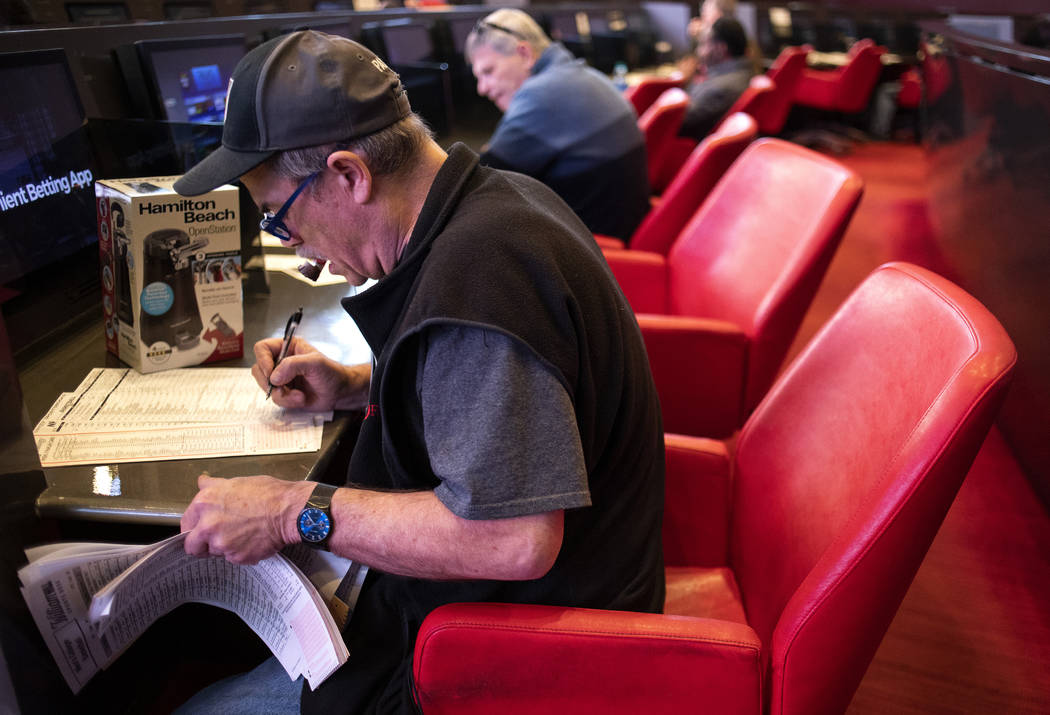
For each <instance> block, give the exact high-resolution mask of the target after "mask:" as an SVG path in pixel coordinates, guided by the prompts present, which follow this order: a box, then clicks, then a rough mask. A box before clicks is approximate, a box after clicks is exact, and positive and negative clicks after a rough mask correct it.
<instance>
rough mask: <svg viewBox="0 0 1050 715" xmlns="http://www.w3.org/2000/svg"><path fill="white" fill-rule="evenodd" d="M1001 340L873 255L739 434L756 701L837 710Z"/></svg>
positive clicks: (994, 402)
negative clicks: (762, 669) (758, 659)
mask: <svg viewBox="0 0 1050 715" xmlns="http://www.w3.org/2000/svg"><path fill="white" fill-rule="evenodd" d="M1015 362H1016V352H1015V350H1014V346H1013V344H1012V343H1011V341H1010V338H1009V336H1007V334H1006V332H1005V331H1004V330H1003V328H1002V326H1001V325H1000V324H999V323H998V321H996V319H995V318H994V317H993V316H992V315H991V314H990V313H989V312H988V311H987V310H986V309H985V308H984V307H983V306H982V305H981V304H980V303H978V302H977V301H976V300H975V299H974V298H973V297H971V296H970V295H968V294H966V293H965V292H964V291H962V290H961V289H960V288H958V287H957V286H955V285H953V284H952V283H950V282H949V281H947V280H945V279H943V278H941V277H940V276H937V275H935V274H933V273H931V272H929V271H927V270H925V269H922V268H918V267H916V266H913V265H910V264H902V263H897V264H888V265H886V266H883V267H881V268H879V269H878V270H876V271H875V272H874V273H873V274H872V275H871V276H869V277H868V278H867V279H866V280H865V281H864V282H863V283H862V284H861V286H860V287H858V288H857V289H856V290H855V291H854V293H853V294H852V295H851V296H850V297H849V298H848V299H847V300H846V302H845V303H844V304H843V305H842V307H841V308H840V309H839V310H838V311H837V312H836V313H835V315H834V316H833V317H832V318H831V319H830V320H829V321H828V323H827V324H826V325H825V326H824V327H823V328H822V329H821V331H820V332H819V333H818V334H817V336H816V337H814V338H813V340H812V341H811V342H810V343H809V345H808V346H807V347H806V348H805V349H804V351H803V352H802V353H801V354H800V355H799V357H798V358H797V359H796V360H795V361H794V362H793V363H792V365H791V366H790V367H788V368H787V370H785V372H784V374H783V375H781V377H780V379H778V381H777V383H776V385H774V386H773V388H772V389H771V390H770V391H769V394H768V395H767V396H766V397H765V399H764V400H763V401H762V403H761V404H760V405H759V406H758V408H757V409H756V410H755V412H754V413H753V414H752V415H751V417H750V419H749V420H748V421H747V423H746V424H745V426H744V428H743V430H742V431H741V433H740V437H739V439H738V441H737V446H736V467H735V472H734V490H733V491H734V493H733V517H732V527H731V528H732V537H731V540H730V541H731V543H732V547H731V562H732V566H733V570H734V574H735V576H736V579H737V583H738V585H739V587H740V592H741V594H742V598H743V601H744V606H745V610H746V611H747V619H748V623H749V624H750V625H751V626H752V627H753V628H754V629H755V631H756V632H757V634H758V636H759V638H760V639H761V640H762V643H763V644H764V646H765V647H764V648H763V650H764V652H765V656H766V657H767V658H768V659H769V660H768V663H767V672H770V673H771V678H772V683H771V687H770V692H769V696H770V698H771V701H770V708H769V710H768V712H770V713H772V714H773V715H778V714H780V713H791V714H795V713H798V714H800V715H801V714H803V713H804V714H805V715H813V714H814V713H817V714H819V713H842V712H845V710H846V707H847V705H848V704H849V702H850V699H851V698H852V696H853V693H854V691H855V690H856V687H857V685H858V684H859V682H860V680H861V677H862V676H863V674H864V671H865V669H866V668H867V666H868V664H869V662H870V660H871V658H872V656H873V655H874V653H875V650H876V648H877V646H878V644H879V641H880V640H881V639H882V636H883V634H884V633H885V631H886V628H887V627H888V626H889V623H890V621H891V620H892V618H893V615H894V613H895V611H896V610H897V607H898V606H899V604H900V602H901V600H902V599H903V597H904V594H905V592H906V591H907V589H908V586H909V584H910V583H911V580H912V578H913V576H914V574H915V572H916V570H917V569H918V567H919V564H920V563H921V561H922V558H923V556H924V555H925V553H926V551H927V549H928V547H929V545H930V542H931V541H932V540H933V537H934V535H935V534H936V532H937V529H938V528H939V526H940V524H941V521H942V519H943V518H944V515H945V513H946V512H947V510H948V507H949V506H950V505H951V502H952V500H953V498H954V496H955V494H956V491H957V490H958V488H959V485H960V484H961V482H962V480H963V477H964V476H965V474H966V472H967V470H968V469H969V466H970V463H971V462H972V460H973V457H974V455H975V454H976V453H977V450H978V448H979V447H980V445H981V443H982V442H983V441H984V438H985V436H986V434H987V432H988V430H989V428H990V426H991V423H992V420H993V418H994V416H995V413H996V412H997V410H998V407H999V404H1000V403H1001V401H1002V399H1003V397H1004V394H1005V392H1006V388H1007V386H1008V383H1009V379H1010V377H1011V374H1012V371H1013V366H1014V364H1015Z"/></svg>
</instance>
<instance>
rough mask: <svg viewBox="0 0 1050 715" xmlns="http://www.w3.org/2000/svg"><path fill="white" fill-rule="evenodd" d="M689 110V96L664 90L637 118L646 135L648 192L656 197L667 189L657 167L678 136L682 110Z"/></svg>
mask: <svg viewBox="0 0 1050 715" xmlns="http://www.w3.org/2000/svg"><path fill="white" fill-rule="evenodd" d="M688 108H689V95H688V94H686V93H685V92H684V91H683V90H681V89H678V88H677V87H675V88H672V89H668V90H666V91H665V92H664V93H663V94H661V95H660V96H659V97H658V98H657V99H656V101H655V102H653V104H652V106H651V107H649V108H648V109H647V110H645V113H644V114H642V116H640V117H639V118H638V128H639V129H641V130H642V134H643V135H644V136H645V153H646V158H647V161H648V164H649V189H650V191H652V192H653V193H654V194H659V193H660V192H662V191H663V189H664V188H665V187H666V185H667V184H666V182H665V181H664V180H662V179H661V178H660V177H661V176H662V174H661V172H660V167H661V166H662V164H663V161H664V155H665V154H666V153H667V147H668V146H669V145H670V143H671V142H672V141H673V140H674V139H675V137H676V136H678V127H680V126H681V125H682V118H683V117H684V116H685V110H686V109H688Z"/></svg>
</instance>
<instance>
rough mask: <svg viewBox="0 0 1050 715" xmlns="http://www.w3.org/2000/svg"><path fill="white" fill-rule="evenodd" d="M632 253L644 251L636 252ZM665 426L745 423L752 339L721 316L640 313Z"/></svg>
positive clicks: (701, 429)
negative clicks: (719, 317) (709, 317)
mask: <svg viewBox="0 0 1050 715" xmlns="http://www.w3.org/2000/svg"><path fill="white" fill-rule="evenodd" d="M632 253H639V251H633V252H632ZM637 317H638V324H639V326H641V329H642V337H643V338H644V339H645V348H646V350H647V351H648V353H649V366H650V368H651V369H652V372H653V379H654V380H655V382H656V391H657V392H658V393H659V395H660V409H661V412H662V413H663V419H664V431H665V432H678V433H681V434H691V435H699V436H705V437H727V436H729V435H730V434H732V433H733V431H734V430H735V429H736V428H737V426H739V425H740V424H741V421H742V420H741V417H742V410H743V403H744V371H745V368H746V365H747V353H748V345H749V341H748V338H747V336H746V335H745V334H744V333H743V331H741V330H740V328H739V327H737V326H735V325H733V324H732V323H727V322H724V321H721V320H712V319H706V318H690V317H685V316H672V315H652V314H639V315H638V316H637Z"/></svg>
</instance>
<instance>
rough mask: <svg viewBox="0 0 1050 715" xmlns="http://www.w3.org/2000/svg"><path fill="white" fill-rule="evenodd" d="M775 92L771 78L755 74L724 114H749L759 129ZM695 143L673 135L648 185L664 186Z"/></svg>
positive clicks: (679, 169) (674, 174)
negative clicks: (654, 177) (654, 175)
mask: <svg viewBox="0 0 1050 715" xmlns="http://www.w3.org/2000/svg"><path fill="white" fill-rule="evenodd" d="M775 93H776V85H775V84H774V83H773V80H771V79H769V77H767V76H766V75H756V76H754V77H752V78H751V82H750V84H749V85H748V88H747V89H745V90H744V93H743V94H742V95H740V97H739V98H737V100H736V101H735V102H733V106H731V107H730V108H729V111H727V112H726V114H725V116H726V117H730V116H732V115H734V114H738V113H740V112H743V113H744V114H749V115H751V116H752V117H754V118H755V121H757V122H758V123H759V131H761V130H762V121H761V119H760V117H761V116H763V114H764V113H765V112H766V107H767V106H768V103H769V102H770V101H771V100H772V97H773V95H774V94H775ZM722 121H725V119H724V118H723V120H722ZM696 144H697V142H696V140H695V139H692V138H689V137H674V138H673V139H672V140H671V141H669V142H668V144H667V147H666V149H665V150H664V154H663V157H662V159H661V162H660V165H659V167H658V169H657V173H656V181H655V183H654V182H653V181H652V180H650V185H651V186H653V185H655V186H657V187H665V186H667V185H668V184H669V183H670V182H671V181H673V180H674V177H675V176H677V174H678V172H679V171H681V168H682V166H684V165H685V162H686V160H687V159H688V158H689V155H690V154H691V153H692V151H693V149H695V148H696ZM650 166H651V165H650ZM650 176H651V174H650ZM653 193H654V194H660V193H661V191H658V190H656V189H653Z"/></svg>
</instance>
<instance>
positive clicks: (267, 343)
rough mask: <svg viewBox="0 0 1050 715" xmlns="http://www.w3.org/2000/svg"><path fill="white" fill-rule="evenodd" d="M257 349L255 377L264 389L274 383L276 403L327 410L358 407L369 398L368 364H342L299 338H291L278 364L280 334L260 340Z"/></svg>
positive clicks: (284, 405) (253, 374) (253, 371)
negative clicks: (275, 362) (285, 353)
mask: <svg viewBox="0 0 1050 715" xmlns="http://www.w3.org/2000/svg"><path fill="white" fill-rule="evenodd" d="M254 351H255V365H253V366H252V377H254V378H255V382H256V383H257V384H258V385H259V387H261V388H262V389H263V390H267V389H269V387H270V384H271V383H272V384H273V386H274V388H273V393H272V394H271V397H272V399H273V401H274V404H277V405H279V406H281V407H290V408H301V409H307V410H313V411H316V412H327V411H328V410H334V409H358V408H361V407H364V406H365V404H366V403H367V401H368V366H367V365H354V366H346V365H341V364H339V363H337V362H336V361H335V360H332V359H330V358H328V357H326V356H325V355H324V354H323V353H321V352H320V351H318V350H317V349H316V348H315V347H313V346H312V345H310V343H308V342H306V341H305V340H301V339H300V338H293V339H292V343H291V346H290V347H289V348H288V354H287V355H286V356H285V357H284V359H283V360H281V363H280V364H279V365H277V366H276V367H274V361H275V360H276V359H277V355H278V354H280V352H281V339H280V338H267V339H266V340H260V341H259V342H257V343H256V344H255V348H254Z"/></svg>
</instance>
